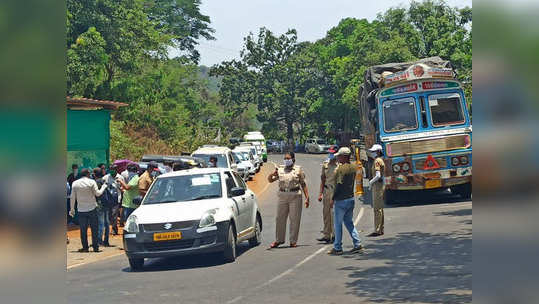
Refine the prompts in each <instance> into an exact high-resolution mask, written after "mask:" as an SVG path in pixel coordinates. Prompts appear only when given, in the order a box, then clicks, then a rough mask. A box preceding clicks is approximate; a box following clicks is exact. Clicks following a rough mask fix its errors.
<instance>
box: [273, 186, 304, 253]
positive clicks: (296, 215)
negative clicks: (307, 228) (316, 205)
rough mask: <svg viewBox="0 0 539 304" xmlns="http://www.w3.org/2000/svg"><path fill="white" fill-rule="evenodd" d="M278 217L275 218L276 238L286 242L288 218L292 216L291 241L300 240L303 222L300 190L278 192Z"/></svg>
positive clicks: (293, 242) (279, 241)
mask: <svg viewBox="0 0 539 304" xmlns="http://www.w3.org/2000/svg"><path fill="white" fill-rule="evenodd" d="M278 198H279V202H278V203H277V218H276V220H275V240H276V242H278V243H284V241H285V236H286V220H287V218H290V232H289V237H290V243H291V244H295V243H297V242H298V235H299V224H300V222H301V209H302V207H303V204H302V196H301V193H300V192H299V191H298V192H281V191H279V194H278Z"/></svg>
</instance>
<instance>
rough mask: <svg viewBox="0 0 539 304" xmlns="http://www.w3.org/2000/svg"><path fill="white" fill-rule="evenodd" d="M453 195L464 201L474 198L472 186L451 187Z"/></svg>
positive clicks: (468, 184)
mask: <svg viewBox="0 0 539 304" xmlns="http://www.w3.org/2000/svg"><path fill="white" fill-rule="evenodd" d="M451 193H455V194H458V195H459V196H460V197H462V198H463V199H466V200H469V199H471V198H472V184H471V183H467V184H464V185H457V186H453V187H451Z"/></svg>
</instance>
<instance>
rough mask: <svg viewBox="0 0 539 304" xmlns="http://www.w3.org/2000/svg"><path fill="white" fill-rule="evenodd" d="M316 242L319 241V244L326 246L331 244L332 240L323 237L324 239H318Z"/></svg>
mask: <svg viewBox="0 0 539 304" xmlns="http://www.w3.org/2000/svg"><path fill="white" fill-rule="evenodd" d="M316 240H317V241H319V242H325V243H326V244H329V243H331V239H329V238H327V237H322V238H319V239H316Z"/></svg>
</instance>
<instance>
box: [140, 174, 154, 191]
mask: <svg viewBox="0 0 539 304" xmlns="http://www.w3.org/2000/svg"><path fill="white" fill-rule="evenodd" d="M152 183H153V178H152V176H151V175H150V173H148V171H145V172H144V173H142V175H141V176H140V179H139V181H138V189H139V190H141V191H148V189H149V188H150V186H151V184H152Z"/></svg>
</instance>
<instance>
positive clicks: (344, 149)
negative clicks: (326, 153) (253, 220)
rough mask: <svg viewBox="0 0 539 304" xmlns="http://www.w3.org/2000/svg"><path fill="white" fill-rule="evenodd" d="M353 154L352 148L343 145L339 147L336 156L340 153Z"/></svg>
mask: <svg viewBox="0 0 539 304" xmlns="http://www.w3.org/2000/svg"><path fill="white" fill-rule="evenodd" d="M350 154H352V151H350V148H348V147H342V148H340V149H339V151H337V153H336V154H335V156H339V155H350Z"/></svg>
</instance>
